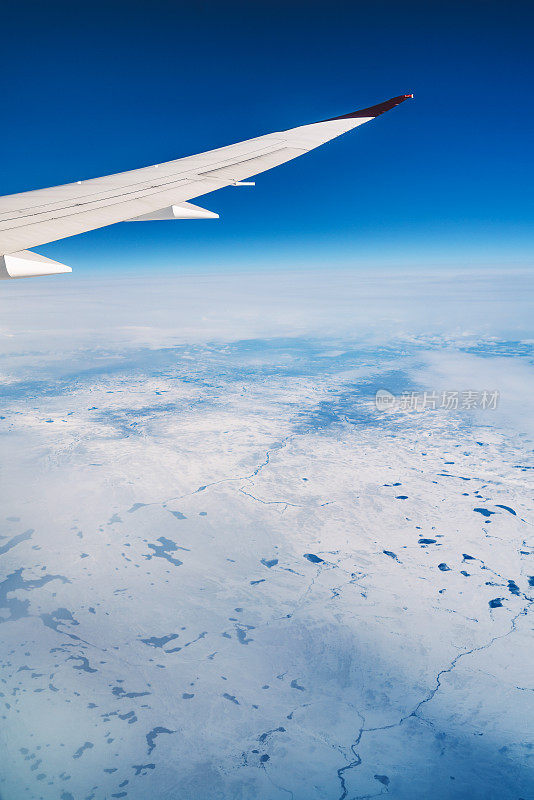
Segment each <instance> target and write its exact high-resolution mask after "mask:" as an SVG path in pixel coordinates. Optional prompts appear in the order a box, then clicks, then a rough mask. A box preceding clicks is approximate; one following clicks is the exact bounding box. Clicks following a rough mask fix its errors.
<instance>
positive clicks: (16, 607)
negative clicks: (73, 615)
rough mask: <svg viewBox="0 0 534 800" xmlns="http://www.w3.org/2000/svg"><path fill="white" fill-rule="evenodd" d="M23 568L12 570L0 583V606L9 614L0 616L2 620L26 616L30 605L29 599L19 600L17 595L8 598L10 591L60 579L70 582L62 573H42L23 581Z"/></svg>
mask: <svg viewBox="0 0 534 800" xmlns="http://www.w3.org/2000/svg"><path fill="white" fill-rule="evenodd" d="M22 570H23V568H22V567H20V568H19V569H17V570H15V572H12V573H11V574H10V575H8V576H7V578H6V579H5V580H4V581H2V583H0V608H6V609H7V610H8V611H9V613H10V616H9V617H7V618H0V624H1V623H2V622H7V621H8V620H10V621H15V620H17V619H21V618H22V617H27V616H28V609H29V606H30V601H29V600H19V599H18V598H17V597H12V598H9V599H8V597H7V595H8V594H9V593H11V592H16V591H17V590H19V589H22V590H24V591H30V590H32V589H40V588H42V587H43V586H46V584H47V583H50V581H61V582H62V583H70V580H69V579H68V578H66V577H65V576H64V575H43V577H41V578H33V579H30V580H27V581H25V580H24V578H23V577H22Z"/></svg>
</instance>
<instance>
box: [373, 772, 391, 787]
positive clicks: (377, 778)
mask: <svg viewBox="0 0 534 800" xmlns="http://www.w3.org/2000/svg"><path fill="white" fill-rule="evenodd" d="M373 777H374V779H375V781H379V783H383V784H384V786H389V778H388V776H387V775H374V776H373Z"/></svg>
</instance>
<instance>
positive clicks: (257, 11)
mask: <svg viewBox="0 0 534 800" xmlns="http://www.w3.org/2000/svg"><path fill="white" fill-rule="evenodd" d="M533 17H534V11H533V9H532V6H531V4H529V3H526V2H524V3H523V2H515V3H514V2H512V3H507V4H505V3H503V2H499V3H493V2H447V3H441V2H431V3H414V2H411V3H410V2H409V3H398V2H381V1H380V0H378V1H377V2H372V3H371V2H369V3H365V4H364V3H358V2H339V0H330V2H309V1H308V2H300V0H296V1H295V0H293V1H292V2H285V3H282V2H278V1H277V0H270V1H269V2H263V0H258V1H257V2H254V3H245V2H226V3H223V2H195V3H183V2H172V3H171V2H164V1H163V0H153V2H151V3H147V2H142V3H140V2H135V1H131V2H122V0H119V1H116V2H108V3H106V4H104V3H100V2H99V0H96V2H92V3H90V4H73V3H61V2H53V1H52V2H51V3H48V4H40V3H30V2H20V3H16V4H15V3H12V4H9V7H7V4H4V8H3V10H2V12H1V23H2V29H3V37H2V39H3V44H2V64H3V67H2V107H3V124H2V180H1V185H0V192H1V194H8V193H11V192H16V191H23V190H26V189H33V188H38V187H41V186H47V185H54V184H58V183H64V182H68V181H71V180H78V179H81V178H88V177H95V176H98V175H103V174H107V173H111V172H117V171H121V170H125V169H130V168H135V167H138V166H142V165H145V164H150V163H157V162H160V161H164V160H167V159H171V158H176V157H179V156H181V155H187V154H190V153H194V152H199V151H202V150H207V149H211V148H213V147H217V146H221V145H224V144H229V143H231V142H234V141H239V140H241V139H246V138H249V137H252V136H256V135H259V134H262V133H267V132H269V131H271V130H279V129H283V128H287V127H291V126H293V125H298V124H302V123H305V122H312V121H315V120H318V119H322V118H325V117H328V116H332V115H336V114H341V113H345V112H348V111H351V110H353V109H355V108H360V107H364V106H367V105H370V104H373V103H375V102H378V101H381V100H383V99H386V98H388V97H391V96H394V95H397V94H401V93H405V92H414V94H415V99H414V100H413V101H411V102H409V103H406V104H404V105H403V106H401V107H400V108H398V109H395V110H394V111H392V112H390V113H389V114H387V115H385V116H383V117H381V118H379V119H377V120H376V121H374V122H372V123H369V124H368V125H365V126H363V127H362V128H360V129H358V130H357V131H354V132H353V133H352V134H348V135H347V136H345V137H343V138H342V139H339V140H337V141H334V142H332V143H330V144H328V145H326V146H325V147H324V148H322V149H320V150H318V151H316V152H314V153H312V154H310V155H308V156H306V157H304V158H302V159H297V160H296V161H294V162H292V163H291V164H287V165H285V166H282V167H280V168H278V169H276V170H274V171H272V172H269V173H265V174H263V175H261V176H259V178H258V182H257V186H256V187H255V188H253V189H252V188H241V189H236V188H229V189H225V190H222V191H219V192H217V193H215V194H212V195H210V196H207V197H206V198H203V200H201V203H203V204H204V205H205V206H206V207H207V208H210V209H212V210H215V211H218V212H219V213H220V214H221V217H222V219H221V221H214V222H211V221H194V222H188V223H186V222H176V223H172V222H170V223H163V222H162V223H151V224H144V225H141V224H139V225H127V224H123V225H119V226H113V227H111V228H107V229H103V230H101V231H96V232H93V233H89V234H86V235H84V236H80V237H76V238H74V239H69V240H65V241H63V242H59V243H55V244H52V245H48V246H46V247H42V248H40V250H41V252H43V253H45V254H48V255H51V256H53V257H55V258H57V259H58V260H61V261H64V262H65V263H67V264H69V265H71V266H72V267H74V268H75V269H76V270H81V271H82V272H89V271H93V270H96V269H100V268H102V267H105V268H110V267H114V268H117V269H132V268H133V269H145V268H146V267H147V266H148V265H150V267H152V268H153V267H158V268H161V269H165V268H172V269H177V270H190V269H193V270H195V269H197V268H209V269H212V268H219V267H221V268H228V267H238V268H242V267H246V268H255V267H257V266H259V267H263V266H266V265H270V266H281V267H299V266H304V265H307V264H311V265H317V266H321V267H322V266H345V265H349V266H353V265H356V266H358V265H365V266H368V265H369V264H371V265H373V264H377V265H381V264H389V265H391V264H392V265H395V264H409V265H412V264H415V265H422V266H430V267H435V266H439V265H454V266H464V265H472V264H475V265H484V264H492V265H499V266H503V267H505V266H507V265H508V264H517V263H520V264H526V263H528V260H529V253H531V252H532V244H533V238H534V235H533V233H532V217H533V205H532V192H531V187H532V182H533V178H534V175H533V172H534V169H533V166H532V158H531V146H532V132H533V131H532V128H533V121H534V109H533V105H532V102H531V100H530V97H531V86H532V78H533V72H534V70H533V64H532V55H531V51H532V47H531V30H532V23H533V22H534V19H533Z"/></svg>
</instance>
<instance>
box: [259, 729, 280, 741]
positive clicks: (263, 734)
mask: <svg viewBox="0 0 534 800" xmlns="http://www.w3.org/2000/svg"><path fill="white" fill-rule="evenodd" d="M285 731H286V729H285V728H283V727H282V726H281V725H280V727H279V728H273V729H272V730H270V731H265V733H262V734H261V735H260V736H258V742H262V743H263V742H264V741H265V740H266V739H267V738H268V737H269V736H271V735H272V734H273V733H285Z"/></svg>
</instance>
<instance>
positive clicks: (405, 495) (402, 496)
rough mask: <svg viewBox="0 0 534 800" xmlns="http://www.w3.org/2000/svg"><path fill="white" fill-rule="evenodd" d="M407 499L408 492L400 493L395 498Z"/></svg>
mask: <svg viewBox="0 0 534 800" xmlns="http://www.w3.org/2000/svg"><path fill="white" fill-rule="evenodd" d="M407 499H408V495H407V494H398V495H397V496H396V498H395V500H407Z"/></svg>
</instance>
